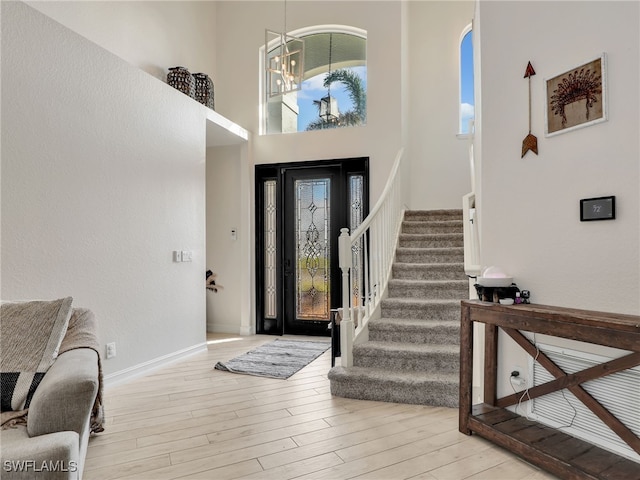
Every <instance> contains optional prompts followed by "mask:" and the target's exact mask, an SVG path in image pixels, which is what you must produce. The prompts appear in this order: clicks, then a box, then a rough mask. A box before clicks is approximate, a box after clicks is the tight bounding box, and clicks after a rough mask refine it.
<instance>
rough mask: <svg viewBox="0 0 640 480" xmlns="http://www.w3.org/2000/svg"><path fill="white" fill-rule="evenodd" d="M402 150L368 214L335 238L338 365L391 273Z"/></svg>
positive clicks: (349, 360)
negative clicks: (339, 295) (339, 311)
mask: <svg viewBox="0 0 640 480" xmlns="http://www.w3.org/2000/svg"><path fill="white" fill-rule="evenodd" d="M403 156H404V150H403V149H401V150H400V151H399V152H398V154H397V156H396V159H395V162H394V164H393V168H392V169H391V174H390V176H389V180H388V181H387V184H386V186H385V188H384V190H383V192H382V195H381V196H380V199H379V200H378V202H377V203H376V205H375V207H374V208H373V209H372V210H371V213H369V215H368V216H367V218H365V219H364V221H363V222H362V224H360V226H359V227H358V228H356V229H355V230H354V231H353V233H351V235H349V229H348V228H343V229H341V230H340V231H341V234H340V237H339V239H338V248H339V252H338V254H339V266H340V269H341V270H342V303H343V305H342V320H341V323H340V355H341V358H340V364H341V365H342V366H344V367H350V366H352V365H353V345H354V343H355V342H357V340H358V339H359V338H360V337H361V335H363V334H364V333H365V332H366V331H367V330H366V329H367V323H368V322H369V319H370V318H371V315H372V314H373V313H374V312H375V311H376V308H378V306H379V305H380V301H381V300H382V294H383V292H384V291H385V290H386V288H387V283H388V282H389V278H390V276H391V268H392V266H393V260H394V257H395V251H396V244H397V241H398V234H399V232H400V227H401V225H402V218H403V215H404V203H403V200H402V171H403V168H401V164H402V159H403Z"/></svg>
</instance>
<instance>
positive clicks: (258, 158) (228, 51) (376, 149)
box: [216, 1, 402, 201]
mask: <svg viewBox="0 0 640 480" xmlns="http://www.w3.org/2000/svg"><path fill="white" fill-rule="evenodd" d="M401 10H402V9H401V3H400V2H395V1H389V2H376V1H372V2H360V1H354V2H349V1H340V2H335V3H332V4H330V5H327V4H326V3H325V2H307V1H289V2H287V30H288V31H294V32H295V31H296V30H298V29H301V28H304V27H309V26H313V25H331V24H340V25H349V26H354V27H358V28H362V29H364V30H366V31H367V88H368V92H367V108H368V111H367V125H366V126H363V127H356V128H344V129H336V130H325V131H313V132H301V133H298V134H293V135H266V136H258V135H255V136H254V137H253V146H252V154H251V161H252V162H253V163H254V164H267V163H284V162H294V161H306V160H320V159H332V158H349V157H361V156H369V157H370V159H371V162H370V167H371V195H372V199H373V201H375V199H377V197H378V196H379V195H380V192H381V191H382V189H383V188H384V184H385V182H386V178H387V175H388V173H389V170H390V168H391V165H392V164H393V160H394V158H395V155H396V153H397V152H398V150H399V149H400V147H401V143H402V139H401V113H402V110H401V89H400V88H399V86H400V71H401V55H400V47H401V25H402V24H401ZM283 15H284V4H283V2H281V1H264V2H262V1H257V2H236V1H221V2H218V10H217V19H218V23H217V25H216V32H217V33H216V34H217V39H218V42H219V43H222V42H224V45H226V47H227V48H220V49H218V52H217V60H218V69H219V72H220V75H219V81H218V83H217V84H216V88H217V96H216V108H217V109H218V110H219V111H220V113H221V114H223V115H225V116H227V117H229V118H232V119H233V120H234V121H235V122H236V123H238V124H240V125H242V126H244V127H245V128H247V129H248V130H250V131H252V132H254V133H255V134H257V133H258V132H259V131H260V128H259V127H260V118H259V109H258V106H259V104H260V97H259V89H258V86H259V80H260V78H261V76H262V72H261V71H260V68H259V67H260V65H259V59H260V55H259V54H260V47H262V46H263V45H264V31H265V28H269V29H272V30H276V31H280V30H282V28H283V23H284V19H283ZM239 25H242V28H238V26H239ZM231 47H232V48H231ZM223 71H224V73H223Z"/></svg>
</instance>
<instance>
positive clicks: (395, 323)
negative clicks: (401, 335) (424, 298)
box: [369, 317, 460, 330]
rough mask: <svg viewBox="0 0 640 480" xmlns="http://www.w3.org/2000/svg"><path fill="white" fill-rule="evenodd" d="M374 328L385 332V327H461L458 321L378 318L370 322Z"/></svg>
mask: <svg viewBox="0 0 640 480" xmlns="http://www.w3.org/2000/svg"><path fill="white" fill-rule="evenodd" d="M371 327H374V329H376V330H383V329H385V327H388V329H391V328H393V327H423V328H427V329H428V328H436V327H458V328H459V327H460V322H459V321H458V320H440V319H437V320H424V319H418V318H384V317H383V318H376V319H371V320H369V328H371Z"/></svg>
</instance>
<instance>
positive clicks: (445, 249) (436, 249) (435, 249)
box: [396, 247, 464, 253]
mask: <svg viewBox="0 0 640 480" xmlns="http://www.w3.org/2000/svg"><path fill="white" fill-rule="evenodd" d="M396 251H398V252H412V251H429V252H443V253H451V252H452V251H453V252H455V253H458V252H461V253H462V252H464V247H398V248H397V249H396Z"/></svg>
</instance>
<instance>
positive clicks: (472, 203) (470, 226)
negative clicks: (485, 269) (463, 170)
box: [462, 120, 482, 277]
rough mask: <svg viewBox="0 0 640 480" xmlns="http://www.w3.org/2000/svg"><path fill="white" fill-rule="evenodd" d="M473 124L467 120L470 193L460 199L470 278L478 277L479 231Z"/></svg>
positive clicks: (467, 271) (467, 268)
mask: <svg viewBox="0 0 640 480" xmlns="http://www.w3.org/2000/svg"><path fill="white" fill-rule="evenodd" d="M474 137H475V123H474V121H473V120H469V171H470V174H471V192H470V193H467V194H466V195H465V196H463V197H462V229H463V236H464V272H465V273H466V274H467V275H468V276H470V277H477V276H478V275H480V272H481V270H482V266H481V263H480V229H479V224H478V209H477V208H476V161H475V157H474V153H473V141H474Z"/></svg>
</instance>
